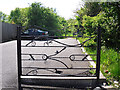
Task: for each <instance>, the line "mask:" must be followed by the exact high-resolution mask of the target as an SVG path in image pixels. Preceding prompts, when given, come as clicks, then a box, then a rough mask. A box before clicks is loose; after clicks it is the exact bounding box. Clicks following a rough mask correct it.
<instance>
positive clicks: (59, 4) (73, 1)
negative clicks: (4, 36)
mask: <svg viewBox="0 0 120 90" xmlns="http://www.w3.org/2000/svg"><path fill="white" fill-rule="evenodd" d="M33 2H41V3H42V4H43V6H45V7H50V8H56V11H57V13H58V15H60V16H62V17H65V18H66V19H69V18H73V17H74V13H73V12H74V11H75V10H76V9H77V8H80V6H81V5H82V4H83V2H82V0H2V2H1V3H0V11H2V12H3V13H5V14H8V15H9V14H10V11H11V10H14V9H15V8H16V7H19V8H25V7H28V6H29V5H30V4H31V3H33Z"/></svg>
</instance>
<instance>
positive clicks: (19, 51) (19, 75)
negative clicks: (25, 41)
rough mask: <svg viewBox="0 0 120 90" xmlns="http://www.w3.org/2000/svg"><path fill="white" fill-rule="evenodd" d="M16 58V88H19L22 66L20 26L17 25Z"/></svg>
mask: <svg viewBox="0 0 120 90" xmlns="http://www.w3.org/2000/svg"><path fill="white" fill-rule="evenodd" d="M17 58H18V62H17V64H18V90H22V89H21V78H20V77H21V75H22V69H21V68H22V67H21V27H20V26H18V27H17Z"/></svg>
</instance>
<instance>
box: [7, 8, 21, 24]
mask: <svg viewBox="0 0 120 90" xmlns="http://www.w3.org/2000/svg"><path fill="white" fill-rule="evenodd" d="M9 21H10V22H11V23H12V22H14V23H15V24H21V11H20V8H16V9H15V10H12V11H11V13H10V17H9Z"/></svg>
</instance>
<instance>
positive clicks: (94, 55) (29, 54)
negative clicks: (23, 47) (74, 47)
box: [21, 53, 96, 58]
mask: <svg viewBox="0 0 120 90" xmlns="http://www.w3.org/2000/svg"><path fill="white" fill-rule="evenodd" d="M30 54H31V53H30ZM30 54H29V53H22V54H21V55H30ZM31 55H45V54H31ZM72 55H74V56H86V55H85V54H72ZM87 55H88V56H96V54H87ZM55 58H58V57H55Z"/></svg>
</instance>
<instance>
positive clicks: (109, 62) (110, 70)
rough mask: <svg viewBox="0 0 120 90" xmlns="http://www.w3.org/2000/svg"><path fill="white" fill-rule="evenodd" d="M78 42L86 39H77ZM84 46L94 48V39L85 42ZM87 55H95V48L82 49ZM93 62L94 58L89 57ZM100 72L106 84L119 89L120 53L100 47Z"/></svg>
mask: <svg viewBox="0 0 120 90" xmlns="http://www.w3.org/2000/svg"><path fill="white" fill-rule="evenodd" d="M78 40H79V41H80V42H83V41H85V40H87V38H79V39H78ZM84 45H85V46H90V45H91V46H94V45H96V43H95V42H94V39H91V40H89V41H87V42H86V43H85V44H84ZM84 49H85V50H86V52H87V53H88V54H96V53H97V50H96V48H92V47H89V48H84ZM91 58H92V59H93V60H96V57H95V56H91ZM95 63H96V62H95ZM100 70H101V72H102V73H103V75H104V76H105V77H106V79H107V81H108V84H109V85H113V86H114V87H116V88H120V53H118V52H117V51H115V50H114V49H112V48H109V49H108V48H106V47H105V46H102V47H101V61H100Z"/></svg>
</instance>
